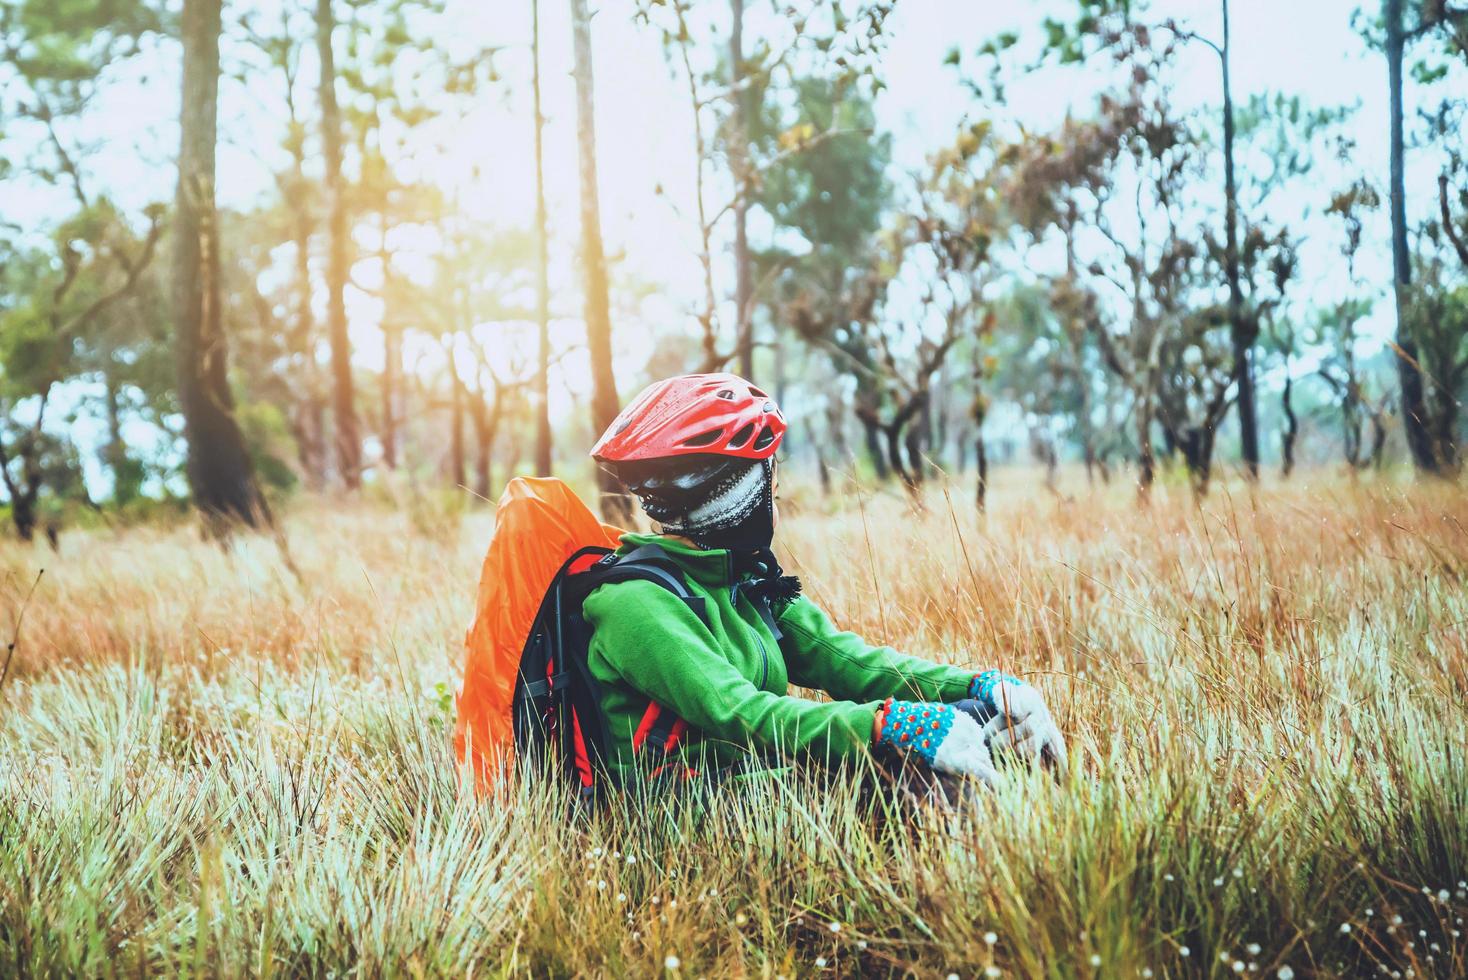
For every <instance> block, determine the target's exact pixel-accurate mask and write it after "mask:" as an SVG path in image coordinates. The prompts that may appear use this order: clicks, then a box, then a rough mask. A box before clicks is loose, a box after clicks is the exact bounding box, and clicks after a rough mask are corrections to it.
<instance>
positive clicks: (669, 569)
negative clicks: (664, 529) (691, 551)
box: [585, 544, 709, 626]
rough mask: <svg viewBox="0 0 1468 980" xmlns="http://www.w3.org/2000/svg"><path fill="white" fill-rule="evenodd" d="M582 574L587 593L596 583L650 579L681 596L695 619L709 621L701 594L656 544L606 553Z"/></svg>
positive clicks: (599, 584)
mask: <svg viewBox="0 0 1468 980" xmlns="http://www.w3.org/2000/svg"><path fill="white" fill-rule="evenodd" d="M585 574H586V575H588V576H590V578H589V579H588V580H587V582H586V585H587V590H586V591H587V592H588V593H589V592H590V591H591V590H592V589H594V588H597V587H598V586H602V585H610V584H612V583H614V582H635V581H643V582H653V583H655V584H657V585H659V586H661V587H662V588H664V589H666V590H667V591H669V592H671V593H673V595H675V596H677V597H678V598H679V599H682V600H683V602H684V603H685V604H686V605H687V606H688V608H689V609H690V610H692V611H693V614H694V615H695V616H697V617H698V620H699V622H701V623H703V624H704V625H705V626H707V625H708V624H709V618H708V609H707V608H706V607H705V605H704V600H703V597H702V596H699V595H694V594H693V590H691V589H690V588H688V581H687V579H685V578H684V577H683V570H682V569H681V568H679V567H678V563H677V562H675V561H674V560H673V559H672V558H671V557H669V555H668V553H667V552H666V551H664V550H663V549H662V548H661V547H659V546H658V545H655V544H645V545H641V546H640V547H637V548H634V549H632V550H631V551H629V552H627V553H626V554H625V555H617V554H615V553H614V554H611V555H607V556H606V557H605V558H603V559H602V560H601V561H600V562H598V563H597V565H595V566H594V567H592V568H590V569H588V570H587V571H586V573H585Z"/></svg>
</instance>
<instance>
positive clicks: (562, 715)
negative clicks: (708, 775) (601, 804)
mask: <svg viewBox="0 0 1468 980" xmlns="http://www.w3.org/2000/svg"><path fill="white" fill-rule="evenodd" d="M495 520H496V526H495V532H494V536H493V537H492V538H491V540H490V543H489V550H488V553H487V554H486V555H485V559H484V566H483V569H482V571H481V573H480V580H479V597H478V604H477V609H476V613H475V618H474V622H473V624H472V625H471V626H470V628H469V631H468V633H467V634H466V635H465V638H464V648H465V658H464V681H463V685H462V686H461V687H460V689H459V694H458V697H457V699H456V706H457V713H458V719H457V722H456V724H455V731H454V749H455V752H456V753H457V755H458V759H459V763H460V765H461V766H467V768H468V769H469V771H471V772H472V773H473V775H474V779H475V786H476V788H477V789H479V790H481V791H483V790H485V789H487V788H488V787H489V786H490V785H491V784H492V783H493V781H494V780H495V779H496V777H498V776H500V775H503V774H507V773H508V772H509V770H510V769H511V767H512V766H513V765H514V762H515V760H516V759H517V758H518V759H521V760H523V761H524V762H525V763H526V764H531V765H538V766H543V767H544V768H545V770H546V771H556V770H560V771H562V772H563V773H564V774H565V775H566V776H567V777H568V779H569V780H571V782H572V784H573V785H574V786H575V787H576V788H577V790H578V792H579V793H580V795H581V796H582V797H583V798H587V799H589V798H593V797H595V796H596V795H597V794H598V793H599V791H600V790H601V789H602V787H603V786H604V784H605V783H606V781H607V768H606V757H607V756H606V753H607V745H608V742H609V736H608V730H607V722H606V716H605V714H604V712H603V711H602V707H601V691H600V689H599V686H598V685H597V683H596V680H595V679H594V678H593V677H592V676H591V672H590V670H589V669H588V667H587V663H586V654H587V648H588V646H589V644H590V640H591V628H590V626H589V625H588V624H587V622H586V620H585V618H584V617H583V616H582V613H581V604H582V602H583V601H584V600H585V599H586V597H587V596H588V595H590V594H591V592H592V591H593V590H594V589H596V588H598V587H599V586H602V585H607V584H610V583H613V582H626V581H633V580H637V581H648V582H653V583H655V584H657V585H659V586H661V587H662V588H665V589H667V590H668V591H669V592H672V593H673V594H674V595H676V596H678V597H679V598H680V599H682V600H683V601H684V602H686V603H688V605H689V607H690V608H691V609H692V610H693V612H694V613H695V614H696V615H697V616H698V617H699V618H700V619H705V620H706V611H705V609H704V604H703V600H702V598H700V597H698V596H696V595H694V594H693V593H692V592H691V591H690V590H689V588H688V585H687V582H686V581H685V580H684V578H683V574H682V571H681V570H680V569H679V567H678V565H677V563H675V562H674V561H673V560H672V559H671V558H669V557H668V555H667V553H666V552H665V551H663V549H662V548H659V547H657V546H656V545H645V546H642V547H639V548H637V549H634V550H633V551H631V552H629V553H627V554H626V555H622V556H618V555H617V554H616V553H615V548H616V545H617V539H618V537H620V535H621V533H622V532H621V531H620V530H618V529H617V528H614V527H611V526H609V525H605V524H602V523H601V522H600V521H599V520H597V518H596V516H595V515H593V514H592V513H591V511H590V510H589V509H588V508H587V507H586V505H585V504H583V503H582V502H581V500H580V499H579V498H578V497H577V496H576V494H575V493H574V492H573V491H572V490H571V489H570V487H568V486H566V485H565V484H564V483H562V482H561V481H560V480H555V479H540V478H537V479H531V478H523V477H518V478H516V479H514V480H511V481H510V483H509V485H508V486H507V487H506V488H505V492H504V494H503V496H501V498H500V501H499V504H498V505H497V509H496V512H495ZM686 730H687V724H686V723H685V722H684V721H683V720H682V719H680V718H678V717H677V716H676V715H675V714H674V713H673V712H672V711H670V710H668V709H666V708H664V707H663V706H661V705H659V704H657V702H655V701H650V702H649V703H648V707H647V710H646V712H645V713H644V714H643V717H642V719H641V721H640V723H639V725H638V727H637V732H636V733H635V735H634V737H633V748H634V750H636V751H638V752H643V751H648V750H651V751H652V752H654V753H656V755H658V756H665V755H667V754H669V753H671V752H672V751H673V750H674V748H676V746H677V744H678V742H679V740H680V739H681V738H682V736H683V733H684V732H685V731H686Z"/></svg>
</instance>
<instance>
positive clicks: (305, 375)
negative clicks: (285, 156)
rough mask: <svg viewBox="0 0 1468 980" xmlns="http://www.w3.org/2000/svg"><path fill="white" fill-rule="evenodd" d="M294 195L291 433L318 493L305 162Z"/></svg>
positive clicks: (318, 409)
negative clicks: (294, 396)
mask: <svg viewBox="0 0 1468 980" xmlns="http://www.w3.org/2000/svg"><path fill="white" fill-rule="evenodd" d="M295 167H296V171H295V178H296V193H297V195H298V197H297V200H296V201H295V204H294V205H293V207H294V211H295V223H294V239H295V248H296V317H295V325H294V329H293V331H292V337H291V356H292V358H294V360H295V362H296V365H295V367H296V375H297V377H296V379H295V380H296V385H295V387H296V404H295V405H294V406H292V415H293V423H292V426H291V428H292V433H293V434H294V436H295V439H296V459H297V461H298V462H299V463H300V466H301V471H302V472H303V473H304V474H305V479H306V487H307V488H308V489H310V490H313V491H320V490H322V489H323V488H324V487H325V485H326V467H327V460H326V420H325V418H324V414H325V413H324V409H323V406H322V404H321V379H320V372H319V371H318V370H317V367H316V344H315V336H316V319H315V317H314V316H313V315H312V313H311V217H310V215H309V214H308V213H307V211H306V207H305V201H304V200H303V199H302V198H303V197H304V194H303V193H302V191H301V189H302V188H304V186H305V181H306V176H305V160H304V159H303V157H302V156H300V155H298V156H297V158H296V161H295Z"/></svg>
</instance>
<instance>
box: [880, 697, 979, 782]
mask: <svg viewBox="0 0 1468 980" xmlns="http://www.w3.org/2000/svg"><path fill="white" fill-rule="evenodd" d="M874 729H875V737H874V742H875V744H877V745H883V746H886V747H888V748H890V749H892V750H894V751H896V752H898V753H900V754H902V755H904V756H909V755H910V756H916V757H917V758H919V759H921V760H922V761H923V762H925V763H927V764H928V765H929V766H930V767H932V768H933V769H934V770H936V771H937V772H944V773H949V774H951V775H955V776H972V777H974V778H976V779H980V780H982V781H983V782H984V783H985V784H987V785H989V786H994V785H997V784H998V783H999V781H1000V775H999V771H998V770H997V769H995V768H994V759H993V757H992V756H991V755H990V754H989V746H988V744H987V743H986V739H985V737H984V732H983V730H982V729H981V728H980V727H979V724H978V722H976V721H974V719H972V718H971V717H969V716H968V715H967V714H965V713H963V712H961V711H958V710H956V709H955V708H954V706H953V705H949V704H937V703H935V702H930V701H894V700H890V699H889V700H888V701H887V703H886V704H884V705H883V706H882V709H881V711H879V712H878V713H877V724H876V725H875V726H874Z"/></svg>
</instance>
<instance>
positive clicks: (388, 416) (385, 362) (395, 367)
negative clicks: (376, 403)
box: [382, 322, 403, 470]
mask: <svg viewBox="0 0 1468 980" xmlns="http://www.w3.org/2000/svg"><path fill="white" fill-rule="evenodd" d="M402 357H403V341H402V335H401V334H400V333H399V332H398V330H397V328H396V327H393V326H391V325H390V324H388V323H386V322H384V323H383V325H382V463H383V465H384V466H386V467H387V468H388V469H390V470H395V469H397V467H398V438H397V432H398V422H397V418H398V417H397V409H396V407H395V405H394V395H395V393H396V391H397V387H398V377H399V376H400V374H401V373H402V370H403V366H402Z"/></svg>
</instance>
